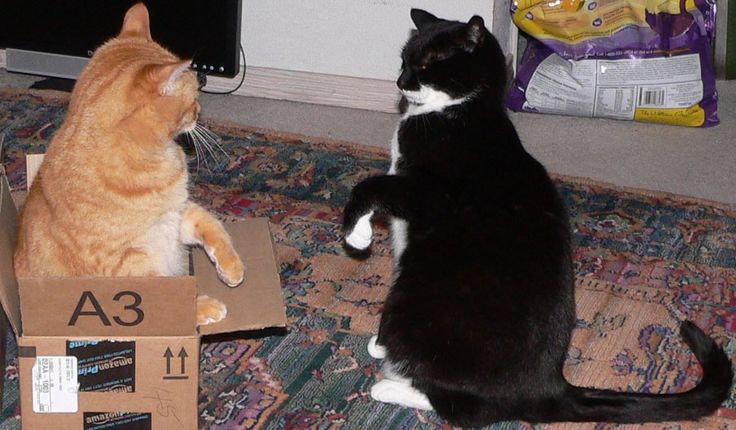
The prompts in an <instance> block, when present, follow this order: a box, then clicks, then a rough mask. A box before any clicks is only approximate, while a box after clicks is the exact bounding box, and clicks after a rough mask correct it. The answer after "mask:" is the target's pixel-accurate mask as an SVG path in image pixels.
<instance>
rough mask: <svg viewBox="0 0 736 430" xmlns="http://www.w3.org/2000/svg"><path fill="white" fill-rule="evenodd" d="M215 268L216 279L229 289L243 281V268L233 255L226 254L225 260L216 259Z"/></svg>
mask: <svg viewBox="0 0 736 430" xmlns="http://www.w3.org/2000/svg"><path fill="white" fill-rule="evenodd" d="M215 268H216V269H217V277H218V278H220V280H221V281H222V282H224V283H225V284H227V286H228V287H230V288H234V287H237V286H238V285H240V284H242V283H243V280H244V279H245V266H244V265H243V262H242V261H241V260H240V257H239V256H238V255H237V254H235V253H232V254H229V253H228V254H226V257H225V258H219V257H218V259H217V263H216V264H215Z"/></svg>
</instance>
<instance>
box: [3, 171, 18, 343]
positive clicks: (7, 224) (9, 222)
mask: <svg viewBox="0 0 736 430" xmlns="http://www.w3.org/2000/svg"><path fill="white" fill-rule="evenodd" d="M17 217H18V214H17V211H16V209H15V204H14V203H13V199H12V198H11V197H10V185H9V184H8V178H7V177H6V176H5V172H4V170H3V169H2V166H0V302H2V307H3V310H4V311H5V315H7V316H8V320H10V325H11V326H12V327H13V331H14V332H15V334H16V336H17V335H19V334H20V333H21V331H20V330H21V322H20V302H19V299H18V283H17V281H16V279H15V270H13V253H14V252H15V240H16V235H17V230H18V228H17Z"/></svg>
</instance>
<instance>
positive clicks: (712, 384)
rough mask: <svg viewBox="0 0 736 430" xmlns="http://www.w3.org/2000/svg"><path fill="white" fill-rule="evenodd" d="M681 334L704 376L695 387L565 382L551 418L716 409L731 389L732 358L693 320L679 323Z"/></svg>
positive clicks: (642, 418) (656, 416) (661, 415)
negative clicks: (600, 386)
mask: <svg viewBox="0 0 736 430" xmlns="http://www.w3.org/2000/svg"><path fill="white" fill-rule="evenodd" d="M680 335H681V336H682V337H683V338H684V339H685V342H686V343H687V344H688V346H689V347H690V349H692V351H693V353H694V354H695V356H696V357H697V359H698V361H699V362H700V364H701V366H702V368H703V378H702V380H701V381H700V383H698V385H696V386H695V388H693V389H691V390H690V391H687V392H684V393H678V394H644V393H622V392H615V391H610V390H597V389H592V388H581V387H575V386H572V385H568V390H567V391H566V393H565V395H564V396H563V398H561V399H559V403H558V405H557V408H555V409H556V411H555V415H558V416H556V417H555V419H554V421H607V422H617V423H641V422H655V421H682V420H694V419H696V418H699V417H703V416H707V415H710V414H712V413H713V412H715V411H716V410H717V409H718V407H719V406H720V405H721V403H723V401H724V400H726V398H727V397H728V395H729V392H730V390H731V384H732V382H733V370H732V368H731V362H730V360H729V359H728V356H727V355H726V353H725V352H724V351H723V349H721V348H720V347H719V346H718V345H717V344H716V343H715V342H714V341H713V340H712V339H711V338H709V337H708V336H707V335H706V334H705V333H704V332H703V331H702V330H701V329H700V328H698V327H697V326H696V325H695V324H693V323H692V322H690V321H685V322H683V323H682V325H681V326H680ZM559 415H561V416H559Z"/></svg>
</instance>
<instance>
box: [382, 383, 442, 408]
mask: <svg viewBox="0 0 736 430" xmlns="http://www.w3.org/2000/svg"><path fill="white" fill-rule="evenodd" d="M371 397H373V399H374V400H377V401H379V402H384V403H392V404H394V405H400V406H404V407H407V408H414V409H422V410H425V411H431V410H432V404H431V403H430V402H429V399H428V398H427V396H426V395H425V394H424V393H422V392H421V391H419V390H417V389H416V388H414V387H412V386H411V385H408V384H406V383H404V382H400V381H394V380H392V379H383V380H381V381H378V382H376V383H375V384H374V385H373V386H372V387H371Z"/></svg>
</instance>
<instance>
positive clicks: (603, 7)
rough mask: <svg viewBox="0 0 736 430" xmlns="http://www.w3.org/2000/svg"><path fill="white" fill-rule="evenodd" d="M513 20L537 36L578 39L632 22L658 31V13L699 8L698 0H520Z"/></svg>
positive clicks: (608, 33) (685, 13)
mask: <svg viewBox="0 0 736 430" xmlns="http://www.w3.org/2000/svg"><path fill="white" fill-rule="evenodd" d="M514 4H515V6H516V10H515V12H514V13H513V14H512V20H513V21H514V23H515V24H516V25H517V26H518V27H519V28H520V29H521V30H523V31H525V32H526V33H528V34H530V35H531V36H532V37H534V38H536V39H545V38H548V39H549V38H551V39H557V40H560V41H562V42H566V43H577V42H581V41H585V40H589V39H592V38H597V37H610V36H612V35H613V34H615V33H617V32H619V31H621V30H623V29H625V28H627V27H631V26H637V27H650V28H652V29H653V30H654V31H655V32H658V31H659V29H658V28H656V26H657V22H658V20H657V15H658V14H661V13H666V14H670V15H683V18H685V19H686V18H687V17H689V16H690V15H689V13H688V12H691V11H693V10H695V9H696V6H695V0H685V1H681V0H585V1H584V0H517V1H515V2H514Z"/></svg>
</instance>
